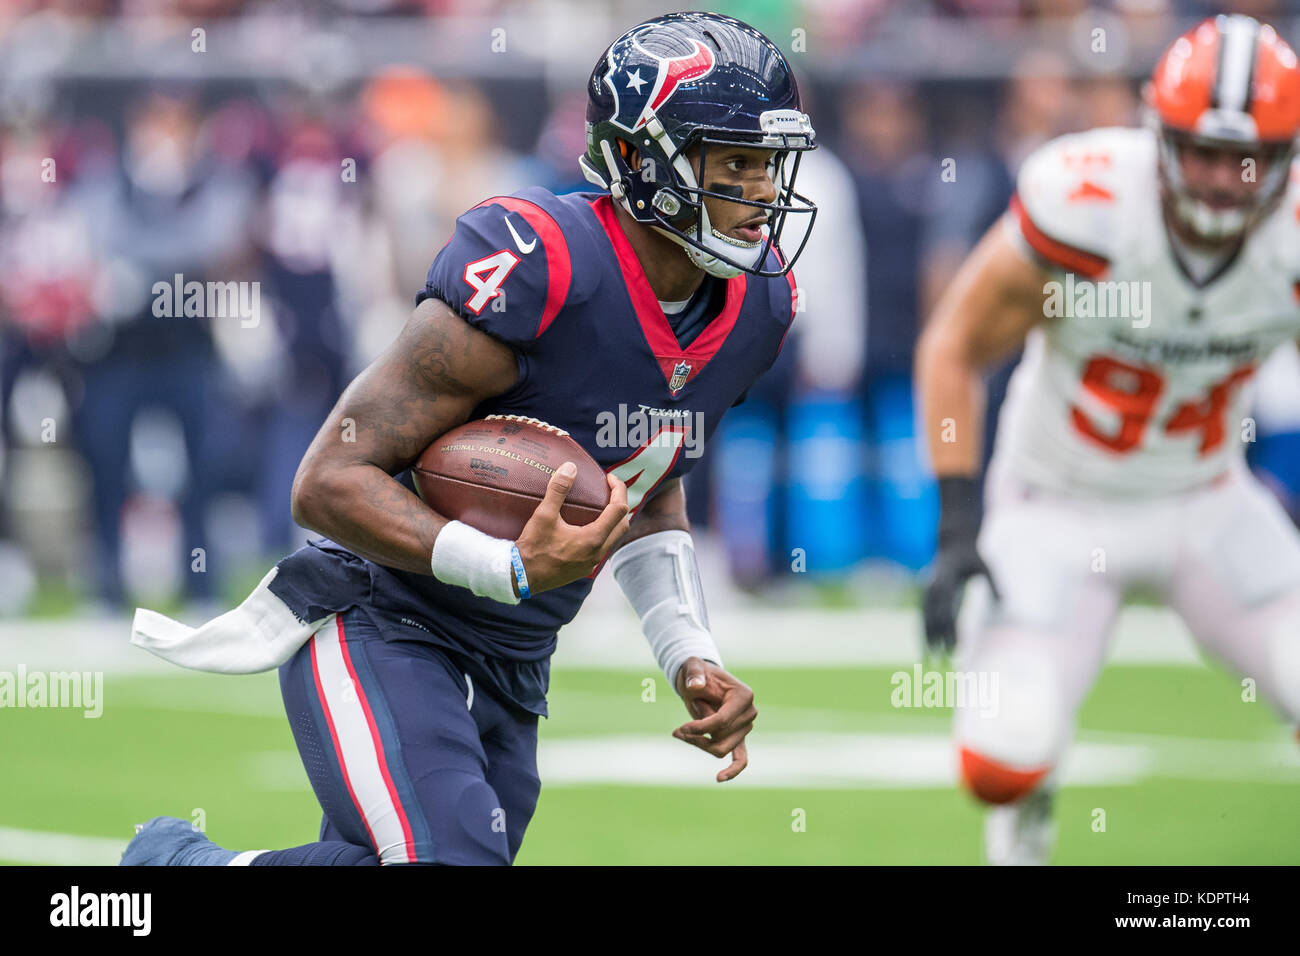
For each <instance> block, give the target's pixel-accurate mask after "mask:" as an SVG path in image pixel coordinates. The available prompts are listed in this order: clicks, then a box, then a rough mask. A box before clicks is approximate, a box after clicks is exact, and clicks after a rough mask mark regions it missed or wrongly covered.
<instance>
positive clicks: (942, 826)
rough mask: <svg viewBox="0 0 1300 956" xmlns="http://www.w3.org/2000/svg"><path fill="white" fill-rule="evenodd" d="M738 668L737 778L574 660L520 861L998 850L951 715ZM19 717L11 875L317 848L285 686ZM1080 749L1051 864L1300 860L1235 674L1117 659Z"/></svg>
mask: <svg viewBox="0 0 1300 956" xmlns="http://www.w3.org/2000/svg"><path fill="white" fill-rule="evenodd" d="M738 670H740V672H741V676H742V677H743V678H744V679H745V680H747V681H748V682H749V683H750V684H751V686H752V687H753V688H754V690H755V694H756V698H757V704H758V707H759V711H760V715H759V719H758V723H757V724H756V729H755V731H754V733H753V734H752V735H751V737H750V741H751V743H750V757H751V767H750V769H749V770H747V771H746V772H745V773H744V774H742V775H741V777H740V778H738V779H737V780H736V781H735V782H733V783H731V784H725V785H718V784H716V783H713V782H712V778H713V774H714V773H715V772H716V771H717V769H718V768H719V767H720V766H722V764H720V763H719V762H717V761H715V760H714V759H713V758H712V757H709V756H707V755H705V754H702V753H700V752H699V751H696V750H693V749H692V748H689V747H688V746H687V745H685V744H682V743H680V742H678V741H676V740H674V739H672V738H671V737H670V736H669V732H670V731H671V729H672V728H673V727H674V726H676V725H677V724H678V723H680V722H682V721H684V720H685V719H686V718H685V712H684V710H683V709H682V707H681V704H680V703H679V701H678V700H677V698H676V697H675V696H674V695H673V694H671V692H668V691H667V689H666V687H665V686H664V683H663V680H662V677H660V679H659V681H658V683H657V685H656V690H657V691H658V698H657V701H655V702H648V701H646V700H644V699H643V698H644V697H645V696H646V695H645V693H644V685H643V683H642V682H643V680H644V679H646V678H647V677H652V676H654V675H652V674H650V673H649V672H645V673H638V672H634V671H628V670H618V671H609V670H572V669H570V670H563V669H560V668H557V669H556V671H555V674H554V677H553V685H552V693H551V711H552V714H553V716H552V718H551V719H550V720H549V721H544V722H543V724H542V729H541V740H542V744H541V774H542V781H543V785H542V796H541V800H540V803H539V805H538V809H537V814H536V816H535V817H534V819H533V823H532V826H531V827H530V829H529V831H528V835H527V837H526V839H525V841H524V846H523V849H522V851H521V853H520V856H519V860H518V862H519V863H521V864H573V863H605V864H609V863H614V864H636V863H663V864H682V863H801V864H802V863H808V864H812V863H976V862H978V861H979V836H980V811H979V809H978V807H977V806H976V805H975V804H974V803H973V801H972V800H971V799H970V798H968V797H967V796H966V795H965V794H963V793H962V792H959V791H958V790H957V789H955V788H954V787H953V786H952V785H951V783H950V780H951V773H950V765H951V754H950V750H949V749H947V748H948V745H947V740H946V732H947V726H948V719H947V712H946V711H942V710H906V709H894V708H892V707H891V706H890V689H891V688H890V684H889V677H890V674H891V673H892V672H893V668H836V669H827V670H813V669H788V668H787V669H743V670H741V669H739V668H738ZM0 717H2V718H3V728H4V733H3V734H2V735H0V767H4V768H5V773H4V783H3V785H0V859H4V860H5V861H6V862H78V861H80V862H109V861H111V860H113V859H115V858H116V855H117V853H119V852H120V850H119V849H118V846H119V844H124V843H125V841H126V839H127V838H129V835H130V833H131V824H132V823H134V822H137V821H141V820H144V819H147V818H149V817H152V816H156V815H159V814H168V815H173V816H179V817H194V816H195V815H196V813H200V812H201V814H202V816H203V820H204V824H205V827H206V830H207V832H208V834H209V836H211V837H212V838H213V839H214V840H216V841H217V842H218V843H221V844H223V845H225V846H227V847H232V848H239V849H247V848H258V849H260V848H267V847H280V846H291V845H294V844H297V843H303V842H308V841H310V840H312V839H314V838H315V835H316V827H317V825H318V822H319V810H318V809H317V806H316V802H315V799H314V797H313V796H312V793H311V791H310V789H309V787H308V786H307V783H306V778H305V776H304V774H303V771H302V770H301V768H300V766H299V764H298V760H297V755H296V752H295V750H294V746H293V740H292V737H291V736H290V733H289V728H288V726H287V724H286V723H285V721H284V719H283V717H282V715H281V713H280V703H279V692H278V686H277V683H276V678H275V675H274V674H262V675H257V676H254V677H222V676H215V675H198V674H189V673H187V672H182V671H179V670H178V671H176V672H175V674H174V675H173V674H171V673H164V674H162V675H159V676H131V677H126V676H113V675H112V674H109V675H107V677H106V680H105V687H104V712H103V715H102V716H101V717H100V718H98V719H86V718H84V717H83V716H82V714H81V712H80V711H76V710H55V709H45V710H33V709H7V710H4V711H0ZM1076 750H1077V753H1078V756H1079V758H1080V761H1081V766H1080V770H1079V780H1080V782H1078V783H1075V784H1073V785H1068V786H1067V787H1066V788H1065V789H1064V790H1063V792H1062V795H1061V797H1060V799H1059V801H1058V806H1057V809H1058V826H1059V831H1060V838H1059V843H1058V849H1057V853H1056V856H1055V858H1054V862H1057V863H1087V864H1118V863H1189V864H1196V863H1291V864H1294V863H1300V827H1297V826H1296V822H1295V821H1296V810H1297V807H1300V745H1297V744H1296V742H1295V741H1294V740H1293V739H1292V738H1291V737H1290V736H1289V734H1288V731H1287V729H1286V728H1285V727H1283V726H1282V725H1281V724H1279V723H1278V722H1277V721H1276V719H1275V717H1274V716H1273V713H1272V712H1271V711H1270V710H1268V709H1267V707H1266V705H1264V704H1262V703H1243V702H1242V700H1241V691H1240V687H1239V685H1238V684H1237V682H1236V681H1235V680H1234V679H1232V678H1231V677H1229V676H1227V675H1225V674H1223V673H1220V672H1218V671H1213V670H1205V669H1201V668H1194V667H1185V666H1184V667H1179V666H1129V667H1112V668H1110V669H1108V670H1107V671H1106V672H1105V674H1104V675H1103V677H1102V680H1101V681H1100V683H1099V684H1098V686H1097V688H1096V689H1095V691H1094V693H1093V695H1092V697H1091V698H1090V700H1089V702H1088V704H1087V705H1086V707H1085V709H1084V712H1083V716H1082V720H1081V727H1080V733H1079V737H1078V741H1077V747H1076ZM661 779H662V780H664V781H666V785H653V784H648V783H647V782H646V781H649V780H661ZM1098 811H1103V812H1104V815H1105V831H1104V832H1096V831H1095V830H1094V821H1095V820H1097V819H1099V815H1098ZM47 834H60V835H62V836H47ZM95 838H98V839H95Z"/></svg>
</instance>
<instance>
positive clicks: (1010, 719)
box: [917, 16, 1300, 863]
mask: <svg viewBox="0 0 1300 956" xmlns="http://www.w3.org/2000/svg"><path fill="white" fill-rule="evenodd" d="M1144 99H1145V101H1146V104H1147V107H1148V112H1149V119H1150V122H1149V123H1148V127H1147V128H1145V129H1095V130H1092V131H1090V132H1086V133H1081V134H1077V135H1070V136H1064V137H1061V138H1059V139H1057V140H1054V141H1052V142H1050V143H1048V144H1046V145H1045V146H1043V147H1041V148H1040V149H1039V150H1038V151H1037V152H1035V153H1034V154H1033V155H1031V156H1030V157H1029V158H1028V159H1027V160H1026V162H1025V163H1024V165H1023V167H1022V169H1021V170H1020V173H1019V176H1018V180H1017V192H1016V197H1015V198H1014V199H1013V200H1012V203H1011V208H1010V210H1009V211H1008V213H1007V215H1006V216H1005V217H1004V218H1003V219H1002V221H1000V222H999V223H998V224H996V225H995V226H994V228H993V229H991V230H990V232H989V233H988V234H987V235H986V236H985V237H984V238H983V240H982V241H981V242H980V244H979V245H978V247H977V248H976V249H975V250H974V251H973V252H972V253H971V255H970V257H969V259H968V260H967V262H966V263H965V265H964V267H963V268H962V270H961V271H960V273H959V274H958V275H957V277H956V278H955V280H954V281H953V283H952V285H951V287H950V288H949V289H948V290H947V292H946V294H945V296H944V298H943V300H942V301H941V302H940V304H939V306H938V308H937V310H936V312H935V314H934V315H933V317H932V319H931V321H930V323H929V324H928V326H927V328H926V330H925V332H924V334H923V336H922V340H921V343H920V346H919V351H918V358H917V371H918V383H919V388H920V392H921V402H922V405H923V409H924V415H925V424H926V429H927V438H928V442H929V449H930V454H931V460H932V462H933V465H934V467H935V469H936V472H937V474H938V475H939V479H940V495H941V502H942V504H941V508H942V516H941V519H940V528H939V553H938V556H937V557H936V560H935V564H934V569H933V571H934V573H933V577H932V580H931V582H930V584H929V586H928V587H927V591H926V596H925V623H926V636H927V641H928V642H929V644H930V646H931V647H932V648H945V649H946V648H951V647H952V645H953V643H954V640H956V643H957V665H958V667H959V668H960V669H961V670H963V671H975V672H989V673H995V674H997V676H998V685H997V686H998V707H997V708H996V716H989V715H990V714H992V713H993V712H994V711H993V709H990V708H987V707H985V708H983V709H982V710H981V709H976V708H974V707H971V708H959V709H958V711H957V714H956V719H955V734H956V739H957V745H958V748H959V754H960V760H961V769H962V775H963V778H964V781H965V783H966V785H967V786H968V787H969V788H970V789H971V791H972V792H974V794H975V795H976V796H977V797H979V798H980V799H981V800H984V801H986V802H988V803H991V804H994V805H995V807H994V808H993V810H991V812H990V814H989V818H988V821H987V824H986V831H985V849H986V855H987V858H988V860H989V862H993V863H1033V862H1046V860H1047V857H1048V854H1049V853H1050V849H1051V844H1052V826H1051V820H1050V812H1049V811H1050V803H1051V793H1052V789H1053V786H1054V775H1052V773H1051V771H1052V770H1053V768H1054V767H1055V766H1056V765H1057V764H1058V762H1059V761H1060V759H1061V756H1062V754H1063V752H1064V750H1065V748H1066V746H1067V744H1068V742H1069V739H1070V737H1071V736H1072V734H1073V729H1074V724H1075V716H1076V714H1077V711H1078V708H1079V705H1080V704H1081V702H1082V701H1083V698H1084V697H1085V695H1086V694H1087V692H1088V690H1089V689H1090V687H1091V686H1092V684H1093V682H1094V680H1095V679H1096V677H1097V674H1098V672H1099V670H1100V668H1101V666H1102V663H1103V660H1104V657H1105V654H1106V648H1107V644H1108V642H1109V637H1110V634H1111V631H1112V625H1113V623H1114V621H1115V617H1116V614H1117V612H1118V609H1119V607H1120V604H1121V602H1122V600H1123V598H1124V596H1125V594H1126V593H1129V592H1130V591H1131V590H1133V589H1135V588H1139V587H1140V588H1143V589H1144V590H1147V591H1154V592H1155V593H1157V594H1159V595H1161V596H1162V597H1163V599H1164V600H1165V601H1167V603H1168V605H1169V606H1170V607H1171V608H1172V609H1173V610H1174V611H1175V612H1177V613H1178V614H1179V615H1180V616H1181V618H1182V619H1183V621H1184V622H1185V623H1186V625H1187V627H1188V629H1189V630H1190V631H1191V633H1192V634H1193V635H1194V636H1195V638H1196V639H1197V641H1198V642H1199V643H1200V645H1201V647H1202V648H1203V649H1204V650H1205V651H1206V652H1207V653H1208V654H1210V655H1212V656H1213V657H1215V658H1217V659H1219V660H1220V661H1222V662H1224V663H1225V664H1226V665H1227V666H1229V667H1230V668H1232V669H1233V670H1235V671H1236V672H1237V673H1239V674H1241V675H1242V676H1244V677H1250V678H1253V679H1254V680H1255V681H1256V684H1257V687H1258V689H1259V691H1260V694H1261V696H1262V697H1263V698H1265V699H1268V700H1270V701H1271V702H1272V703H1273V705H1274V706H1275V707H1277V708H1278V710H1279V711H1280V712H1281V713H1282V715H1283V717H1284V718H1285V719H1287V720H1289V721H1292V722H1296V721H1300V535H1297V533H1296V530H1295V528H1294V527H1293V526H1292V525H1291V523H1290V522H1289V520H1288V519H1287V517H1286V515H1285V513H1284V512H1283V510H1282V509H1281V508H1280V507H1279V506H1278V505H1277V504H1276V503H1275V502H1274V501H1273V500H1272V498H1271V497H1270V495H1269V494H1268V493H1267V492H1266V491H1265V490H1264V489H1263V487H1262V486H1261V485H1259V484H1258V483H1257V482H1256V481H1255V479H1254V478H1252V477H1251V475H1250V474H1249V472H1248V471H1247V469H1246V467H1245V464H1244V448H1245V443H1246V442H1248V441H1250V440H1252V437H1253V423H1252V422H1251V421H1250V420H1249V419H1248V417H1247V416H1248V414H1249V404H1248V403H1249V395H1248V388H1249V382H1250V379H1251V376H1252V374H1253V373H1254V371H1255V370H1256V369H1257V368H1258V367H1259V365H1260V364H1261V363H1262V362H1263V360H1264V359H1265V358H1266V357H1267V356H1268V355H1269V354H1270V353H1271V352H1272V351H1273V350H1274V349H1276V348H1278V347H1279V346H1283V347H1286V348H1292V347H1294V344H1293V343H1294V342H1295V341H1296V339H1297V338H1298V337H1300V173H1292V171H1291V170H1292V160H1293V159H1294V156H1295V147H1296V137H1297V133H1300V66H1297V61H1296V55H1295V53H1294V52H1293V51H1292V50H1291V48H1290V47H1289V46H1287V44H1286V43H1285V42H1283V41H1282V40H1281V39H1280V38H1279V37H1278V36H1277V34H1276V33H1275V32H1274V30H1273V29H1272V28H1271V27H1269V26H1266V25H1261V24H1260V23H1258V22H1257V21H1255V20H1253V19H1250V18H1248V17H1241V16H1232V17H1218V18H1214V19H1210V20H1206V21H1204V22H1203V23H1201V24H1200V25H1199V26H1198V27H1196V28H1195V29H1193V30H1191V31H1189V32H1188V33H1187V34H1184V35H1183V36H1182V37H1180V38H1179V39H1178V40H1177V41H1176V42H1175V43H1174V44H1173V46H1171V47H1170V49H1169V50H1168V51H1167V52H1166V53H1165V54H1164V56H1163V57H1162V58H1161V60H1160V62H1159V63H1158V65H1157V66H1156V69H1155V72H1154V74H1153V76H1152V79H1151V82H1150V83H1149V84H1148V85H1147V87H1146V89H1145V91H1144ZM1022 344H1023V345H1024V357H1023V359H1022V360H1021V362H1020V365H1019V366H1018V367H1017V369H1016V371H1015V373H1014V377H1013V379H1012V382H1011V385H1010V388H1009V392H1008V396H1007V400H1006V403H1005V405H1004V407H1003V411H1002V414H1001V417H1000V419H999V424H998V437H997V444H996V447H995V449H994V455H993V460H992V464H991V466H990V469H989V474H988V476H987V480H986V483H985V516H984V518H983V521H982V523H981V520H980V513H979V506H978V502H977V501H976V492H975V489H976V487H977V476H978V468H979V462H980V459H981V456H982V450H981V447H980V441H979V436H980V435H982V432H983V423H982V418H983V384H982V381H981V370H982V369H983V368H984V367H986V366H987V365H989V364H990V363H992V362H993V361H995V360H997V359H999V358H1002V357H1004V356H1005V355H1007V354H1010V353H1011V352H1014V350H1015V349H1016V348H1017V347H1019V346H1021V345H1022ZM977 545H978V546H977ZM973 577H974V578H977V579H976V580H974V581H972V587H971V588H970V589H969V590H970V595H969V596H970V600H969V601H968V602H967V606H965V607H963V608H962V612H961V615H960V627H956V626H955V625H956V619H957V617H958V615H957V604H958V600H959V598H960V596H961V593H962V589H963V585H964V584H965V582H966V581H967V580H968V579H971V578H973ZM958 632H959V633H958ZM958 638H959V639H958Z"/></svg>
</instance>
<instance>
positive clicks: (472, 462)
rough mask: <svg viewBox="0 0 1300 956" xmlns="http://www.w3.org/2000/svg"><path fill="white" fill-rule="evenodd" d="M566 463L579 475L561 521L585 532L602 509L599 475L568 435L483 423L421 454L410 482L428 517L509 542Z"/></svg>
mask: <svg viewBox="0 0 1300 956" xmlns="http://www.w3.org/2000/svg"><path fill="white" fill-rule="evenodd" d="M566 461H571V462H573V463H574V464H575V465H577V466H578V475H577V477H576V478H575V479H574V482H573V488H572V489H571V490H570V491H569V496H568V497H567V498H566V499H565V501H564V506H563V507H562V508H561V509H560V517H562V518H563V519H564V520H565V521H567V522H569V524H578V525H582V524H589V523H591V522H592V521H594V520H595V519H596V517H597V515H599V514H600V513H601V511H602V510H604V508H605V505H607V504H609V485H608V484H607V483H606V481H605V472H604V471H603V470H602V469H601V467H600V465H598V464H596V460H595V459H594V458H592V457H591V456H590V455H588V454H587V453H586V452H585V451H583V449H582V446H580V445H579V444H578V443H577V442H575V441H574V440H573V439H572V438H570V437H569V433H568V432H566V431H564V430H563V429H560V428H556V427H554V426H552V425H548V424H546V422H541V421H538V420H537V419H535V418H525V417H524V416H522V415H489V416H488V417H487V418H484V419H481V420H479V421H475V422H467V423H466V424H464V425H461V426H460V427H459V428H453V429H452V430H451V431H449V432H447V434H445V435H443V436H442V437H441V438H439V439H438V440H437V441H436V442H434V443H433V444H432V445H430V446H429V447H428V448H426V449H425V450H424V453H423V454H421V455H420V457H419V459H418V460H417V461H416V463H415V465H414V466H413V467H412V469H411V474H412V476H413V477H414V479H415V487H416V489H417V490H418V491H419V493H420V497H421V498H423V499H424V501H425V503H426V504H428V505H429V507H431V508H432V509H433V510H434V511H437V512H438V513H439V514H441V515H445V516H446V517H448V518H453V519H455V520H457V521H463V522H465V524H467V525H469V526H470V527H472V528H477V529H478V530H479V531H482V532H483V533H485V534H490V535H492V537H494V538H507V539H509V540H511V541H513V540H515V539H516V538H518V537H519V534H520V532H521V531H523V529H524V525H525V524H527V523H528V519H529V518H530V517H532V514H533V510H534V509H535V508H536V507H537V504H538V502H540V501H541V500H542V496H543V495H545V494H546V485H547V482H549V481H550V480H551V475H552V474H554V473H555V469H557V468H559V467H560V466H561V465H562V464H564V463H565V462H566Z"/></svg>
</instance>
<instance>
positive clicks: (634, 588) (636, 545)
mask: <svg viewBox="0 0 1300 956" xmlns="http://www.w3.org/2000/svg"><path fill="white" fill-rule="evenodd" d="M609 567H610V571H611V572H612V573H613V575H614V580H616V581H617V582H618V584H619V587H621V588H622V589H623V593H624V594H626V595H627V599H628V601H630V602H631V604H632V607H633V608H634V609H635V610H636V613H637V615H638V616H639V617H640V618H641V630H642V632H643V633H644V634H645V636H646V640H648V641H649V642H650V647H651V649H652V650H653V651H654V655H655V660H657V661H658V662H659V666H660V667H661V668H663V672H664V676H665V677H666V678H668V683H669V686H671V687H672V688H673V690H674V691H675V690H677V672H678V671H679V670H680V669H681V666H682V665H683V664H685V663H686V659H687V658H688V657H700V658H703V659H705V660H709V661H712V662H713V663H715V664H717V665H718V666H719V667H721V666H722V655H720V654H719V653H718V647H717V645H716V644H714V643H713V637H712V635H710V634H709V619H708V616H707V615H706V613H705V611H704V593H703V591H702V590H701V587H700V572H699V566H698V565H697V564H696V561H695V545H694V543H693V542H692V541H691V536H690V535H689V534H687V533H686V532H685V531H659V532H656V533H655V534H648V535H646V536H645V537H644V538H638V539H637V540H635V541H633V542H632V543H631V544H627V545H624V546H623V547H621V548H619V549H618V550H617V551H615V552H614V554H613V556H612V557H611V558H610V559H609Z"/></svg>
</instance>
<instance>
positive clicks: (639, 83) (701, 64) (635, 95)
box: [605, 35, 717, 133]
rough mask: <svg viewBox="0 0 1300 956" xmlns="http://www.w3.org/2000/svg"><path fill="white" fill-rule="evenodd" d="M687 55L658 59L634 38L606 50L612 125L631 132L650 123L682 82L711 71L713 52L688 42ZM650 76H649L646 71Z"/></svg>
mask: <svg viewBox="0 0 1300 956" xmlns="http://www.w3.org/2000/svg"><path fill="white" fill-rule="evenodd" d="M690 42H691V47H692V49H691V52H690V53H686V54H683V55H682V56H659V55H658V54H655V53H651V52H650V51H649V50H647V49H646V48H645V47H643V46H642V45H641V43H640V42H639V41H638V39H637V37H636V36H635V35H632V36H628V37H625V38H624V39H623V40H621V41H620V42H618V43H615V44H614V45H613V46H612V47H610V49H609V55H608V57H607V62H608V64H609V69H608V70H607V71H606V72H605V83H606V85H607V86H609V88H610V90H611V91H612V92H613V93H614V103H615V106H616V108H615V110H614V116H613V119H612V122H613V123H614V125H615V126H619V127H622V128H623V129H625V130H627V131H628V132H629V133H634V132H636V131H637V130H639V129H640V128H641V127H642V126H644V125H645V124H646V123H648V122H649V121H650V117H651V116H653V115H654V113H655V111H656V110H658V109H659V108H660V107H662V106H663V105H664V104H665V103H667V102H668V101H669V100H670V99H671V98H672V95H673V94H674V93H675V92H677V88H678V87H679V86H681V85H682V84H683V83H692V82H694V81H695V80H698V79H700V78H702V77H705V76H708V75H709V74H710V73H712V72H713V67H714V65H715V64H716V62H717V61H716V60H715V59H714V56H713V52H712V51H711V50H710V49H709V48H708V47H706V46H705V45H704V44H703V43H701V42H700V41H699V40H696V39H692V40H691V41H690ZM651 69H653V70H654V75H653V76H650V75H649V73H650V70H651Z"/></svg>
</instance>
